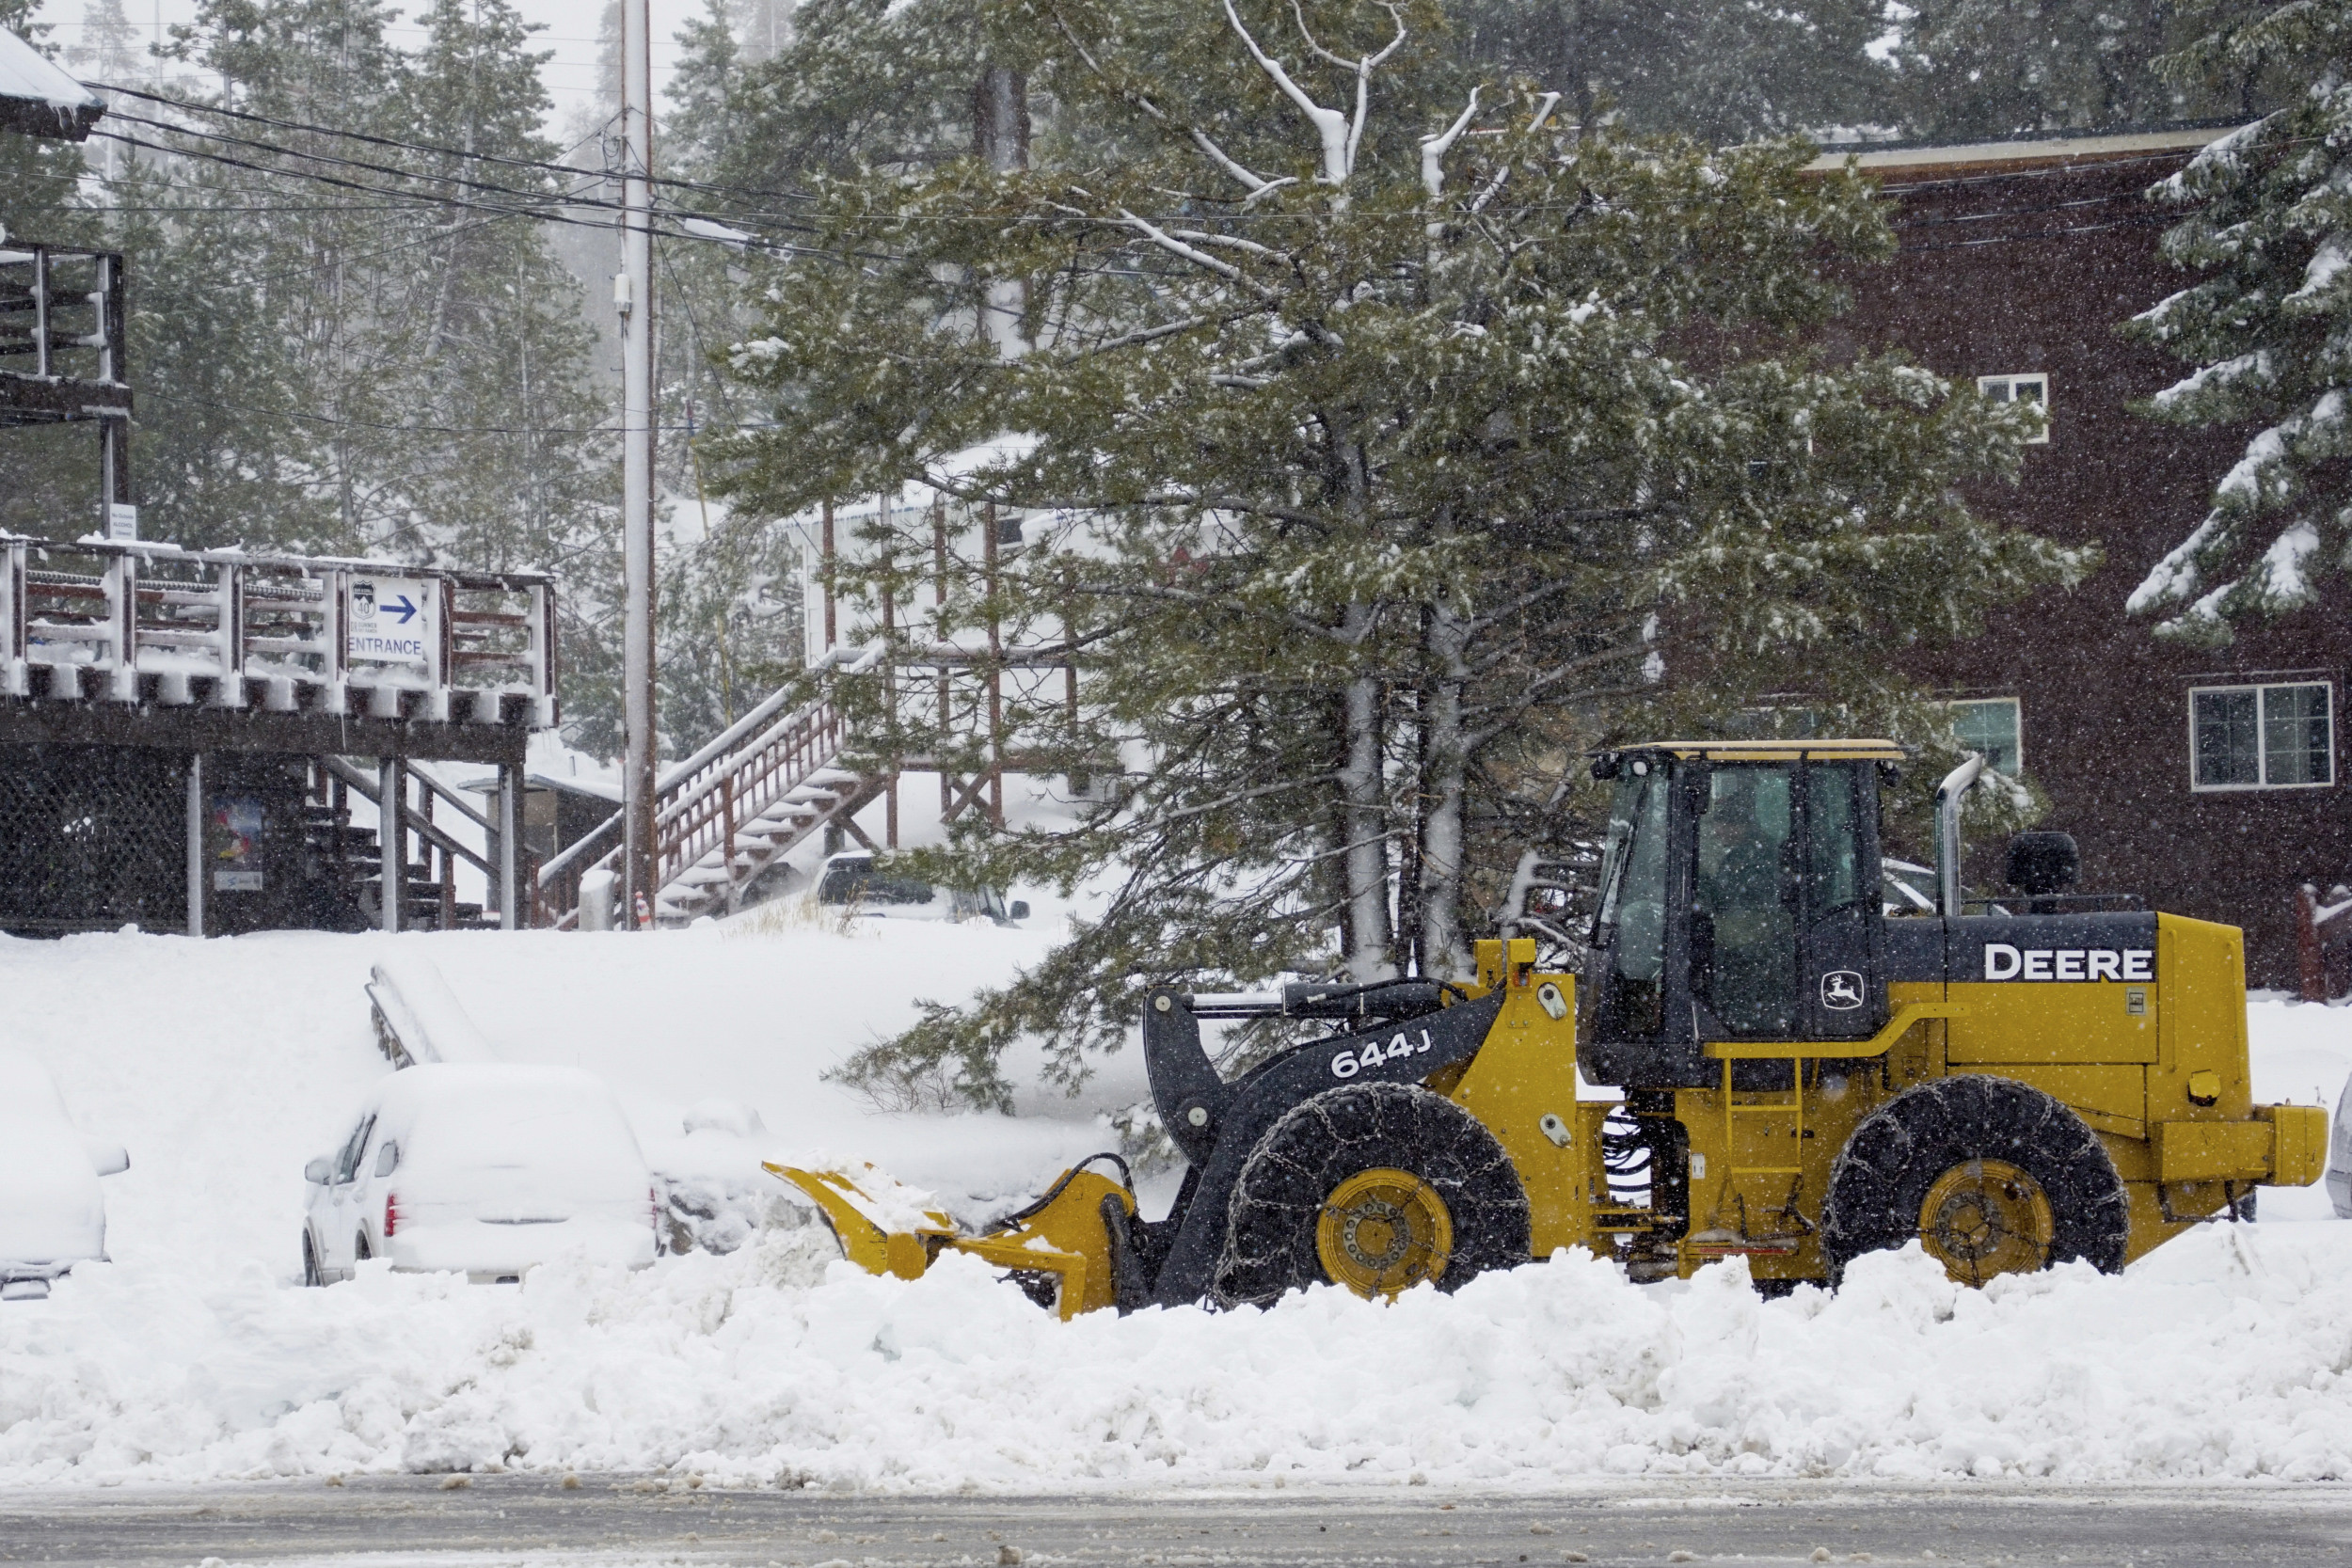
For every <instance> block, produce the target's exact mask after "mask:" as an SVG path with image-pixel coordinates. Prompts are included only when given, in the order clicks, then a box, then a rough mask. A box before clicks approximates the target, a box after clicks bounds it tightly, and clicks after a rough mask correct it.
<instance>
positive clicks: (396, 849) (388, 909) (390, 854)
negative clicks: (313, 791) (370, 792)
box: [375, 757, 408, 931]
mask: <svg viewBox="0 0 2352 1568" xmlns="http://www.w3.org/2000/svg"><path fill="white" fill-rule="evenodd" d="M407 790H408V769H407V768H405V767H403V766H402V764H401V760H400V758H398V757H378V758H376V759H375V799H376V813H375V815H376V830H375V848H376V863H377V867H378V871H377V874H378V876H380V877H381V878H382V879H383V885H382V887H381V889H380V891H379V892H378V894H377V897H376V901H377V902H378V903H379V904H381V905H382V906H383V908H382V910H381V911H379V912H380V914H381V917H382V918H381V920H380V922H379V924H380V925H381V926H382V927H383V928H384V929H385V930H387V931H397V930H399V929H400V906H401V902H402V900H403V899H404V898H405V896H406V895H407V891H408V856H407V854H406V853H405V847H404V846H403V845H402V844H401V842H400V841H401V838H402V836H403V835H404V833H405V828H404V827H403V825H402V823H401V816H400V798H401V797H402V796H403V795H405V794H406V793H407Z"/></svg>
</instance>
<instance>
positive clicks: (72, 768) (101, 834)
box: [0, 746, 188, 934]
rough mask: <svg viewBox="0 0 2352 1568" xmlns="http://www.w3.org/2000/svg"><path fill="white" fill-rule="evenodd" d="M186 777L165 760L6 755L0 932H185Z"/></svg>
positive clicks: (74, 753)
mask: <svg viewBox="0 0 2352 1568" xmlns="http://www.w3.org/2000/svg"><path fill="white" fill-rule="evenodd" d="M186 769H187V759H186V758H185V757H183V756H180V755H177V754H174V753H172V752H149V751H140V750H135V749H133V748H127V747H122V748H119V747H97V746H4V747H0V928H6V929H9V930H15V931H20V932H24V933H27V934H32V933H39V932H45V931H72V930H108V929H112V928H114V927H119V926H122V925H125V924H128V923H130V922H134V921H135V922H136V923H137V924H138V925H139V926H140V927H144V928H145V929H148V930H151V931H169V930H180V929H183V928H184V927H185V926H186V924H187V907H188V906H187V896H188V892H187V848H186V842H187V841H186V824H187V803H186V802H187V772H186Z"/></svg>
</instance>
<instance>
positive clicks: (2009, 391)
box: [1977, 371, 2050, 447]
mask: <svg viewBox="0 0 2352 1568" xmlns="http://www.w3.org/2000/svg"><path fill="white" fill-rule="evenodd" d="M2024 386H2032V387H2036V388H2040V389H2041V392H2042V396H2041V397H2040V398H2039V399H2026V398H2020V397H2019V396H2018V395H2017V388H2020V387H2024ZM1996 387H1997V388H2000V389H2001V392H2002V397H2001V400H2000V401H2001V402H2003V403H2026V402H2039V403H2040V404H2041V405H2042V433H2041V434H2040V435H2039V436H2026V445H2027V446H2029V447H2046V446H2048V445H2049V444H2050V377H2049V374H2048V373H2047V372H2043V371H2017V372H2011V373H2010V374H2008V375H1980V376H1979V377H1977V391H1978V392H1979V394H1983V395H1989V394H1990V393H1991V392H1992V391H1993V389H1994V388H1996Z"/></svg>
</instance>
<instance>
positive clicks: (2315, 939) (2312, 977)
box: [2295, 882, 2328, 1002]
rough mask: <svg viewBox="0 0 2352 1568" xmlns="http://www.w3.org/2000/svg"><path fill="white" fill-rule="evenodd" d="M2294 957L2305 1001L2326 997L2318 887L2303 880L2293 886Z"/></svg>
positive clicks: (2325, 950)
mask: <svg viewBox="0 0 2352 1568" xmlns="http://www.w3.org/2000/svg"><path fill="white" fill-rule="evenodd" d="M2295 959H2296V970H2297V971H2298V974H2297V976H2296V977H2297V978H2298V979H2299V980H2300V981H2301V985H2300V987H2299V988H2298V989H2299V990H2300V992H2301V994H2302V998H2303V1000H2304V1001H2306V1002H2325V1001H2327V1000H2328V953H2327V949H2326V948H2325V947H2324V946H2323V945H2322V944H2321V942H2320V937H2319V889H2317V888H2315V887H2313V886H2312V884H2311V883H2309V882H2305V883H2304V884H2303V885H2302V886H2301V887H2299V888H2296V890H2295Z"/></svg>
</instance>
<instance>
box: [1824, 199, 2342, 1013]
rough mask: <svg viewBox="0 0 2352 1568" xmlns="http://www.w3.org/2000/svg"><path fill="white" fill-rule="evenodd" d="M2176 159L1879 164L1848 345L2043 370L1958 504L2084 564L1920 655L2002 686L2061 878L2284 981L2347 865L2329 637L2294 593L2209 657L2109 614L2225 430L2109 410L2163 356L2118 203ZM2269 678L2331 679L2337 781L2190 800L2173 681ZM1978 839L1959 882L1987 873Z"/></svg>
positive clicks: (1965, 364)
mask: <svg viewBox="0 0 2352 1568" xmlns="http://www.w3.org/2000/svg"><path fill="white" fill-rule="evenodd" d="M2183 161H2184V159H2183V158H2182V156H2180V155H2177V154H2167V155H2161V156H2157V157H2148V156H2138V157H2133V158H2130V159H2121V160H2117V161H2114V162H2111V163H2106V164H2092V165H2087V166H2084V165H2077V166H2072V167H2059V168H2053V169H2042V170H2028V171H2018V172H2013V173H2004V174H2000V175H1995V176H1990V177H1983V176H1979V177H1974V178H1964V179H1958V180H1954V179H1949V178H1932V179H1924V180H1918V181H1916V182H1912V183H1908V184H1906V183H1903V181H1904V180H1905V178H1906V177H1905V176H1904V175H1903V174H1901V173H1899V172H1896V173H1890V174H1889V175H1888V176H1887V177H1886V178H1885V187H1886V190H1887V194H1888V195H1889V197H1890V198H1894V199H1896V200H1898V201H1899V203H1900V213H1899V218H1898V222H1899V237H1900V240H1901V243H1902V253H1901V254H1900V255H1899V257H1898V258H1897V260H1896V261H1894V262H1893V263H1892V264H1890V265H1888V266H1885V267H1882V268H1875V269H1871V270H1870V271H1869V272H1867V273H1866V274H1862V275H1859V276H1857V277H1855V278H1854V280H1853V281H1854V286H1855V309H1854V310H1853V312H1852V313H1851V315H1850V316H1849V317H1847V318H1846V319H1845V321H1844V322H1843V324H1842V325H1841V327H1840V329H1839V332H1838V336H1839V337H1840V338H1841V339H1843V340H1844V341H1846V343H1847V344H1848V346H1851V347H1853V348H1858V349H1865V350H1867V349H1868V348H1870V347H1873V346H1889V345H1891V346H1895V347H1899V348H1900V349H1901V350H1902V351H1904V352H1905V353H1906V354H1908V355H1909V356H1912V357H1914V358H1915V359H1916V360H1917V361H1918V362H1919V363H1921V364H1923V365H1926V366H1927V367H1929V368H1930V369H1932V370H1934V371H1937V372H1941V373H1944V374H1947V375H1951V376H1968V377H1975V376H1979V375H1995V374H2001V373H2007V372H2042V373H2045V374H2047V375H2048V376H2049V378H2050V400H2051V437H2050V444H2049V445H2048V446H2046V447H2039V446H2038V447H2033V448H2029V449H2028V450H2027V453H2026V462H2025V470H2024V476H2023V479H2022V482H2021V483H2019V484H2018V485H2017V486H2016V487H2015V488H2014V489H2007V488H1999V489H1994V490H1990V491H1988V492H1987V493H1984V494H1982V495H1980V496H1979V497H1977V498H1976V499H1977V500H1978V502H1979V505H1980V506H1981V507H1982V509H1983V510H1984V511H1985V512H1987V513H1989V514H1990V515H1994V516H1997V517H1999V518H2001V519H2002V520H2003V521H2005V522H2008V523H2011V524H2013V525H2015V526H2018V527H2022V528H2028V529H2032V530H2035V531H2039V532H2042V533H2043V534H2046V535H2049V536H2050V537H2053V538H2057V539H2060V540H2065V541H2068V542H2081V541H2090V540H2095V541H2097V542H2099V543H2100V544H2101V545H2102V546H2105V548H2106V564H2105V565H2104V566H2103V567H2102V568H2101V570H2100V571H2099V572H2098V573H2097V574H2096V575H2094V576H2093V577H2092V578H2090V580H2089V581H2088V582H2086V583H2084V584H2083V585H2082V586H2081V587H2080V588H2079V589H2076V590H2075V591H2074V592H2073V593H2071V594H2058V593H2052V594H2043V595H2041V596H2039V597H2037V598H2036V599H2034V600H2032V601H2031V602H2029V603H2027V604H2026V605H2024V606H2022V607H2020V608H2018V609H2015V610H2010V611H2009V612H2006V613H2004V614H2003V615H2001V616H2000V617H1998V619H1997V620H1996V621H1995V622H1994V624H1993V625H1992V626H1990V628H1989V630H1988V635H1986V636H1985V637H1984V638H1983V639H1981V640H1979V641H1974V642H1971V643H1969V644H1966V645H1964V646H1963V647H1960V648H1958V649H1953V650H1948V651H1944V652H1939V653H1937V654H1934V655H1931V656H1930V657H1925V658H1923V659H1922V660H1920V661H1919V662H1918V664H1917V666H1916V668H1917V672H1918V673H1919V674H1920V675H1921V676H1922V677H1924V678H1925V679H1926V680H1928V681H1929V682H1931V684H1932V685H1933V686H1935V687H1937V688H1939V689H1948V690H1950V691H1951V692H1952V693H1953V694H1955V695H1986V696H1993V695H2001V696H2009V695H2013V696H2016V697H2017V698H2019V699H2020V702H2021V711H2022V723H2023V736H2024V748H2025V759H2026V773H2027V774H2028V775H2029V776H2030V777H2031V778H2032V779H2033V780H2034V781H2035V783H2036V784H2039V785H2040V786H2041V787H2042V789H2043V790H2044V791H2045V792H2046V793H2047V794H2048V796H2049V798H2050V803H2051V810H2050V814H2049V816H2048V817H2047V818H2046V820H2045V822H2044V823H2043V825H2044V826H2047V827H2052V828H2059V829H2063V830H2065V831H2067V832H2072V833H2074V835H2075V837H2076V838H2077V839H2078V840H2079V841H2080V843H2081V845H2082V851H2083V886H2084V888H2085V889H2086V890H2090V891H2131V892H2137V893H2139V894H2142V895H2145V896H2146V897H2147V898H2148V899H2149V901H2150V903H2151V905H2152V906H2153V907H2154V908H2157V909H2162V910H2168V911H2175V912H2178V913H2182V914H2187V915H2194V916H2197V917H2199V918H2201V919H2207V920H2217V921H2223V922H2226V923H2228V924H2231V925H2235V926H2240V927H2245V929H2246V932H2247V938H2248V959H2249V979H2250V981H2251V983H2253V984H2255V985H2263V986H2275V987H2286V986H2291V985H2292V984H2293V983H2294V970H2295V938H2294V929H2293V920H2292V900H2293V894H2294V889H2295V888H2296V885H2297V884H2298V883H2300V882H2303V881H2306V880H2310V881H2316V882H2318V883H2319V884H2320V885H2321V887H2322V888H2323V889H2324V888H2326V887H2327V886H2328V884H2330V883H2332V882H2334V881H2337V880H2342V879H2352V824H2347V821H2346V811H2345V801H2344V785H2343V783H2342V780H2343V773H2344V744H2343V723H2344V721H2343V719H2342V711H2343V707H2344V673H2345V670H2346V669H2347V666H2352V630H2347V628H2346V626H2345V625H2344V617H2343V615H2342V614H2341V613H2340V612H2337V613H2333V614H2331V613H2329V612H2328V611H2327V610H2321V609H2312V610H2304V611H2301V612H2299V613H2297V614H2295V615H2292V616H2289V617H2286V618H2284V619H2282V620H2280V621H2278V622H2276V623H2272V624H2267V625H2263V626H2254V627H2251V628H2249V629H2248V630H2246V631H2244V632H2242V633H2241V634H2240V635H2239V636H2238V638H2237V640H2236V641H2234V642H2233V644H2232V645H2230V646H2229V647H2227V648H2222V649H2200V648H2183V647H2177V646H2173V645H2170V644H2166V643H2160V642H2158V641H2156V639H2155V638H2154V636H2153V626H2152V624H2151V623H2150V622H2149V621H2147V620H2143V619H2137V618H2133V617H2129V616H2127V615H2126V614H2125V613H2124V610H2123V605H2124V600H2125V599H2126V597H2127V596H2128V595H2129V594H2130V593H2131V592H2132V590H2133V589H2134V588H2135V587H2136V586H2137V584H2138V583H2139V581H2140V580H2141V578H2143V577H2145V576H2146V574H2147V572H2148V569H2149V568H2150V566H2152V565H2153V563H2154V562H2156V561H2157V560H2159V559H2160V558H2161V557H2162V556H2163V555H2164V554H2165V553H2166V552H2167V551H2169V549H2171V548H2172V546H2174V545H2175V544H2177V543H2178V542H2179V541H2180V540H2181V539H2182V538H2183V537H2184V536H2185V534H2187V532H2188V531H2190V530H2191V529H2192V528H2194V527H2195V526H2196V524H2197V522H2198V520H2199V518H2201V516H2203V515H2204V513H2205V509H2206V500H2207V498H2208V496H2209V495H2210V494H2211V491H2212V488H2213V484H2214V482H2215V481H2216V480H2217V479H2218V478H2219V476H2220V475H2221V474H2222V473H2223V472H2225V471H2226V470H2227V469H2228V468H2229V467H2230V465H2231V464H2232V463H2233V462H2234V461H2235V460H2236V459H2237V456H2238V454H2239V452H2240V451H2241V450H2242V448H2243V445H2244V433H2227V434H2208V433H2198V432H2189V431H2183V430H2179V429H2176V428H2174V427H2172V426H2169V425H2164V424H2159V423H2156V422H2154V421H2153V420H2147V419H2144V418H2142V417H2140V416H2138V415H2136V414H2134V413H2132V412H2131V411H2130V409H2129V407H2128V406H2127V405H2128V404H2131V403H2132V402H2134V401H2136V400H2140V399H2144V398H2146V397H2148V396H2149V395H2150V394H2151V393H2153V392H2155V391H2156V390H2158V389H2159V388H2163V387H2165V386H2167V385H2169V384H2170V383H2171V382H2172V381H2173V380H2175V379H2177V378H2178V376H2179V375H2180V374H2181V373H2182V367H2180V366H2179V365H2178V364H2177V363H2176V362H2175V361H2173V360H2171V359H2170V358H2169V357H2168V356H2164V355H2162V354H2158V353H2156V352H2153V351H2152V350H2150V349H2147V348H2144V347H2141V346H2138V345H2137V344H2134V343H2130V342H2127V341H2124V340H2123V339H2122V337H2120V336H2119V335H2118V333H2117V331H2116V327H2117V325H2118V324H2120V323H2122V322H2123V321H2125V320H2127V319H2128V318H2129V317H2131V316H2132V315H2133V314H2135V313H2136V312H2137V311H2139V310H2142V309H2146V308H2147V307H2148V306H2150V305H2152V304H2153V303H2154V302H2156V301H2157V300H2159V299H2162V298H2163V297H2164V296H2165V295H2166V294H2168V293H2171V292H2173V291H2174V290H2176V289H2178V288H2180V287H2182V286H2183V284H2184V282H2185V278H2184V277H2183V275H2181V274H2180V273H2178V272H2176V271H2174V270H2173V269H2172V268H2171V267H2170V266H2169V264H2168V263H2167V262H2166V261H2164V260H2163V258H2162V257H2161V256H2160V255H2158V254H2157V250H2156V243H2157V239H2158V236H2159V234H2160V232H2161V216H2160V213H2159V211H2158V210H2156V209H2153V208H2152V207H2151V206H2150V205H2149V204H2148V203H2147V202H2145V201H2144V200H2143V199H2141V198H2140V193H2141V192H2142V191H2144V190H2145V189H2146V187H2147V186H2148V185H2149V184H2151V183H2153V182H2154V181H2156V180H2158V179H2160V178H2162V177H2163V176H2165V175H2166V174H2169V173H2170V172H2171V171H2172V170H2173V169H2175V168H2177V167H2179V166H2180V165H2181V163H2182V162H2183ZM2271 672H2277V673H2281V674H2285V675H2292V676H2295V677H2300V678H2307V679H2309V678H2317V679H2325V680H2327V681H2328V682H2329V683H2330V684H2331V685H2332V686H2333V687H2334V688H2335V707H2336V712H2337V715H2338V717H2337V719H2336V723H2335V744H2336V762H2335V773H2336V778H2337V780H2338V782H2337V784H2334V785H2331V786H2329V787H2326V788H2318V789H2300V790H2260V791H2247V792H2243V793H2229V794H2212V793H2197V792H2193V791H2192V790H2191V787H2190V770H2189V764H2190V754H2189V738H2188V736H2189V727H2188V697H2187V693H2188V690H2189V689H2190V688H2191V687H2192V686H2197V685H2204V684H2232V683H2236V682H2241V681H2247V680H2251V679H2255V678H2257V677H2260V676H2262V675H2264V674H2265V673H2271ZM1998 856H1999V847H1998V846H1981V847H1979V849H1978V851H1977V854H1976V855H1975V856H1974V857H1972V863H1971V867H1970V869H1971V873H1972V876H1973V877H1974V878H1975V879H1979V880H1981V881H1989V880H1991V879H1993V878H1995V877H1997V876H1998V874H1999V858H1998Z"/></svg>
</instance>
